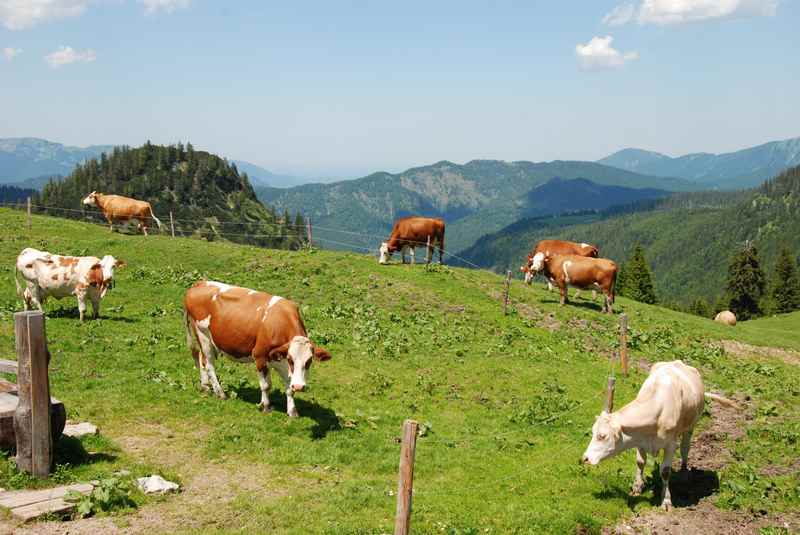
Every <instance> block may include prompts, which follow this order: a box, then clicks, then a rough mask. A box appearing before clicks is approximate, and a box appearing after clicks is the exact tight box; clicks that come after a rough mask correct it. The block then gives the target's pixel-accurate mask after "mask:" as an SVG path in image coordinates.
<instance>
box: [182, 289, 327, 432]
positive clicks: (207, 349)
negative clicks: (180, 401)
mask: <svg viewBox="0 0 800 535" xmlns="http://www.w3.org/2000/svg"><path fill="white" fill-rule="evenodd" d="M184 310H185V318H186V341H187V345H188V346H189V348H190V350H191V352H192V356H193V357H194V359H195V363H196V364H197V366H198V367H199V368H200V387H201V388H202V389H203V390H206V391H207V390H208V389H209V386H210V387H211V388H212V389H213V391H214V393H215V394H216V395H217V397H219V398H220V399H225V392H224V391H223V390H222V387H221V386H220V384H219V380H217V374H216V371H215V370H214V359H215V358H216V356H217V352H218V351H222V352H223V353H224V354H225V355H227V356H228V357H229V358H231V359H232V360H234V361H236V362H253V361H254V362H255V364H256V370H257V371H258V378H259V384H260V386H261V403H259V404H258V406H259V407H260V408H261V410H262V411H263V412H269V410H270V406H269V390H270V388H271V386H272V384H271V382H270V369H274V370H275V371H276V372H278V375H279V376H280V378H281V379H282V380H283V383H284V385H285V392H286V412H287V414H288V415H289V416H292V417H295V416H297V415H298V414H297V409H296V408H295V406H294V393H295V392H300V391H302V390H303V389H305V387H306V375H307V373H308V370H309V368H310V367H311V362H312V360H319V361H324V360H329V359H330V358H331V354H330V353H328V352H327V351H326V350H325V349H322V348H320V347H317V346H315V345H314V344H313V343H312V342H311V340H309V339H308V335H307V333H306V327H305V325H304V324H303V320H302V318H301V317H300V311H299V309H298V307H297V304H295V303H294V302H292V301H289V300H288V299H284V298H282V297H278V296H277V295H270V294H268V293H265V292H257V291H255V290H250V289H249V288H240V287H238V286H230V285H228V284H225V283H222V282H215V281H200V282H198V283H197V284H195V285H194V286H192V287H191V288H189V290H188V291H187V292H186V297H185V299H184Z"/></svg>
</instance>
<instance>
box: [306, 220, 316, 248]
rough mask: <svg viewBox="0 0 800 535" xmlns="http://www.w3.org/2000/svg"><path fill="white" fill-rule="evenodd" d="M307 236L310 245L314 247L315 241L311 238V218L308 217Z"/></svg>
mask: <svg viewBox="0 0 800 535" xmlns="http://www.w3.org/2000/svg"><path fill="white" fill-rule="evenodd" d="M306 237H307V238H308V247H309V248H311V247H314V242H313V240H312V239H311V218H310V217H309V218H308V219H306Z"/></svg>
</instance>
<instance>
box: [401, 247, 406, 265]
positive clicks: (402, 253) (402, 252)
mask: <svg viewBox="0 0 800 535" xmlns="http://www.w3.org/2000/svg"><path fill="white" fill-rule="evenodd" d="M400 262H402V263H403V264H405V263H406V246H405V245H403V246H402V247H400Z"/></svg>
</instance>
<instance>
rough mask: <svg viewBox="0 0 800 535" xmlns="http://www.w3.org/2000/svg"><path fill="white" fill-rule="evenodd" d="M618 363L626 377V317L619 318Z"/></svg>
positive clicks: (624, 315)
mask: <svg viewBox="0 0 800 535" xmlns="http://www.w3.org/2000/svg"><path fill="white" fill-rule="evenodd" d="M619 361H620V365H621V366H622V374H623V375H624V376H625V377H627V376H628V315H627V314H621V315H620V316H619Z"/></svg>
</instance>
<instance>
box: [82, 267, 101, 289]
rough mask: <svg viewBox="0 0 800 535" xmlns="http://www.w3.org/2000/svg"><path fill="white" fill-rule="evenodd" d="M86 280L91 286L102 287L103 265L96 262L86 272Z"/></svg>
mask: <svg viewBox="0 0 800 535" xmlns="http://www.w3.org/2000/svg"><path fill="white" fill-rule="evenodd" d="M86 281H87V282H88V283H89V286H96V287H98V288H99V287H101V286H102V285H103V266H101V265H100V264H95V265H93V266H92V267H91V268H89V273H87V274H86Z"/></svg>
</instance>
